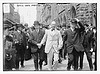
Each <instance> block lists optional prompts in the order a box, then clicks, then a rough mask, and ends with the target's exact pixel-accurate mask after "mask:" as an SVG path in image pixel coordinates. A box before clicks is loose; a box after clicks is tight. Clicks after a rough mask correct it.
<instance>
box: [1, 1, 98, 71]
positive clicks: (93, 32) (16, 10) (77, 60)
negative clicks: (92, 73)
mask: <svg viewBox="0 0 100 74" xmlns="http://www.w3.org/2000/svg"><path fill="white" fill-rule="evenodd" d="M97 4H98V3H87V2H86V3H78V2H75V3H67V2H66V3H58V2H56V3H55V2H54V3H53V2H50V3H47V2H43V3H41V2H40V3H39V2H4V3H2V30H3V36H2V41H3V51H2V52H3V58H2V60H3V65H1V66H2V67H3V71H4V72H5V71H10V72H11V71H33V72H34V71H97V66H98V64H97Z"/></svg>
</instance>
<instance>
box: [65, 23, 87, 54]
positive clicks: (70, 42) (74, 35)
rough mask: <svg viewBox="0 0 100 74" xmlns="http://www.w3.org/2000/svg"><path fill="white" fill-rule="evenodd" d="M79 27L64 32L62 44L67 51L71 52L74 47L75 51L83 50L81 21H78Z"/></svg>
mask: <svg viewBox="0 0 100 74" xmlns="http://www.w3.org/2000/svg"><path fill="white" fill-rule="evenodd" d="M79 26H80V28H77V29H75V31H74V32H72V30H71V29H68V30H66V31H65V32H64V44H65V45H66V47H67V48H66V49H67V52H68V53H71V52H72V51H73V48H75V49H76V51H78V52H79V51H84V48H83V46H82V36H81V33H82V32H83V31H84V29H85V28H84V27H83V26H82V24H81V23H79Z"/></svg>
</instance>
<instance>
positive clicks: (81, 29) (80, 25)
mask: <svg viewBox="0 0 100 74" xmlns="http://www.w3.org/2000/svg"><path fill="white" fill-rule="evenodd" d="M78 24H79V27H80V28H79V32H83V31H84V30H85V27H84V26H83V25H82V23H81V22H78Z"/></svg>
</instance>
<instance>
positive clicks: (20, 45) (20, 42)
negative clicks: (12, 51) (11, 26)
mask: <svg viewBox="0 0 100 74" xmlns="http://www.w3.org/2000/svg"><path fill="white" fill-rule="evenodd" d="M22 29H23V25H22V24H18V30H17V31H15V33H14V39H15V47H16V50H17V52H16V68H17V69H19V61H20V59H21V67H24V54H25V50H26V35H25V34H24V32H22ZM19 58H20V59H19Z"/></svg>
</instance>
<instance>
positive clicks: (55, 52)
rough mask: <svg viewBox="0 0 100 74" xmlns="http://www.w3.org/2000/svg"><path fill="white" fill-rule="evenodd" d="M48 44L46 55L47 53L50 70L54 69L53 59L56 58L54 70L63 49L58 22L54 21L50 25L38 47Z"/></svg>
mask: <svg viewBox="0 0 100 74" xmlns="http://www.w3.org/2000/svg"><path fill="white" fill-rule="evenodd" d="M44 43H46V46H45V53H47V62H48V70H51V69H52V59H53V57H54V63H53V64H54V65H53V68H54V69H56V67H57V64H58V59H59V50H60V49H61V47H62V45H63V42H62V36H61V34H60V31H58V30H57V29H56V22H55V21H53V22H52V23H51V25H50V29H49V30H46V31H45V35H44V37H43V39H42V41H41V43H40V44H38V46H41V45H42V44H44Z"/></svg>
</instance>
